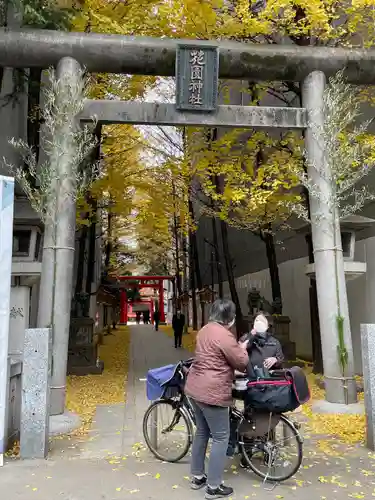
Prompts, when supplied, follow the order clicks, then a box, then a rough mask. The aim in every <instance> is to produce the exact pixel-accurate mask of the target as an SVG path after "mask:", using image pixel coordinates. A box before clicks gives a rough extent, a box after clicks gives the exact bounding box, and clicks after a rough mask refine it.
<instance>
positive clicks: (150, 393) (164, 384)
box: [146, 363, 183, 401]
mask: <svg viewBox="0 0 375 500" xmlns="http://www.w3.org/2000/svg"><path fill="white" fill-rule="evenodd" d="M182 385H183V380H182V376H181V373H180V363H178V364H177V365H166V366H161V367H159V368H153V369H151V370H149V371H148V372H147V382H146V392H147V399H148V400H149V401H156V400H157V399H160V398H163V397H164V398H173V397H175V396H177V395H178V394H180V391H181V388H182Z"/></svg>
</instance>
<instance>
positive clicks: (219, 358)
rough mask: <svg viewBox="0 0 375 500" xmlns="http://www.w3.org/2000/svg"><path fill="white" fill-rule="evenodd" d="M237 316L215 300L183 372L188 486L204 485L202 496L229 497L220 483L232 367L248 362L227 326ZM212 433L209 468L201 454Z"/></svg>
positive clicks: (243, 346) (232, 307) (228, 490)
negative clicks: (191, 424) (187, 401)
mask: <svg viewBox="0 0 375 500" xmlns="http://www.w3.org/2000/svg"><path fill="white" fill-rule="evenodd" d="M235 318H236V307H235V305H234V303H233V302H232V301H231V300H223V299H219V300H216V301H215V302H214V303H213V304H212V306H211V311H210V316H209V320H208V321H209V322H208V324H207V325H206V326H204V327H203V328H202V329H201V330H200V331H199V332H198V335H197V344H196V349H195V357H194V362H193V364H192V366H191V368H190V372H189V375H188V378H187V382H186V387H185V392H186V394H187V395H188V396H189V397H190V398H191V402H192V405H193V407H194V411H195V416H196V425H197V428H196V432H195V436H194V442H193V449H192V459H191V474H192V482H191V487H192V488H193V489H195V490H197V489H200V488H203V487H204V486H206V495H205V498H206V499H209V500H214V499H217V498H224V497H229V496H230V495H232V494H233V489H232V488H230V487H228V486H224V484H222V475H223V472H224V467H225V461H226V453H227V448H228V441H229V434H230V425H229V407H230V406H231V404H232V383H233V377H234V370H241V371H244V370H245V369H246V366H247V364H248V362H249V357H248V354H247V351H246V346H247V342H244V343H241V344H239V343H238V342H237V340H236V338H235V336H234V334H233V333H232V332H231V331H230V328H231V327H232V326H233V325H234V322H235ZM210 436H212V447H211V454H210V459H209V463H208V473H207V475H206V474H205V458H206V449H207V444H208V440H209V438H210Z"/></svg>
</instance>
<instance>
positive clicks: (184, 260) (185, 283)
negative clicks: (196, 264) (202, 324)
mask: <svg viewBox="0 0 375 500" xmlns="http://www.w3.org/2000/svg"><path fill="white" fill-rule="evenodd" d="M181 249H182V271H183V277H184V279H183V293H184V294H188V293H189V278H188V272H187V267H188V254H187V245H186V236H185V235H184V234H182V235H181ZM183 309H184V311H183V313H184V316H185V320H186V323H185V326H186V331H187V332H188V331H189V330H188V329H187V328H189V326H190V318H189V303H187V304H185V305H184V306H183Z"/></svg>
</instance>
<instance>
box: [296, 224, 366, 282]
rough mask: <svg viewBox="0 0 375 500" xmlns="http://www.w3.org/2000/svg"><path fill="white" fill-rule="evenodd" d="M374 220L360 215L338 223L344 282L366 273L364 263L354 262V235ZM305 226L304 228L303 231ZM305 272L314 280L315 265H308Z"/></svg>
mask: <svg viewBox="0 0 375 500" xmlns="http://www.w3.org/2000/svg"><path fill="white" fill-rule="evenodd" d="M374 222H375V220H374V219H370V218H368V217H363V216H361V215H349V216H347V217H345V218H343V219H341V221H340V232H341V244H342V251H343V256H344V272H345V279H346V281H351V280H353V279H356V278H358V277H359V276H362V275H363V274H365V273H366V268H367V265H366V262H358V261H355V260H354V253H355V242H356V233H357V232H358V231H361V230H362V229H365V228H366V227H369V226H371V225H372V224H373V223H374ZM305 228H306V226H305V227H304V229H305ZM305 272H306V274H307V276H308V277H309V278H313V279H315V264H314V263H312V264H308V265H307V266H306V269H305Z"/></svg>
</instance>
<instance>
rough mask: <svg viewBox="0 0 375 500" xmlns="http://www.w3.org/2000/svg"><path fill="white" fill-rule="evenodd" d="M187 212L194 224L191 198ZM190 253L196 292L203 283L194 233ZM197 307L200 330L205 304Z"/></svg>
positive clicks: (200, 302)
mask: <svg viewBox="0 0 375 500" xmlns="http://www.w3.org/2000/svg"><path fill="white" fill-rule="evenodd" d="M189 212H190V216H191V220H192V221H193V222H195V215H194V206H193V202H192V200H191V198H189ZM191 252H192V261H193V267H194V273H195V277H196V280H194V281H195V285H196V287H197V288H198V290H202V288H203V282H202V274H201V266H200V263H199V252H198V242H197V235H196V233H195V231H191ZM199 305H200V308H201V328H202V327H203V326H204V317H205V303H204V302H203V300H201V299H200V300H199Z"/></svg>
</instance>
